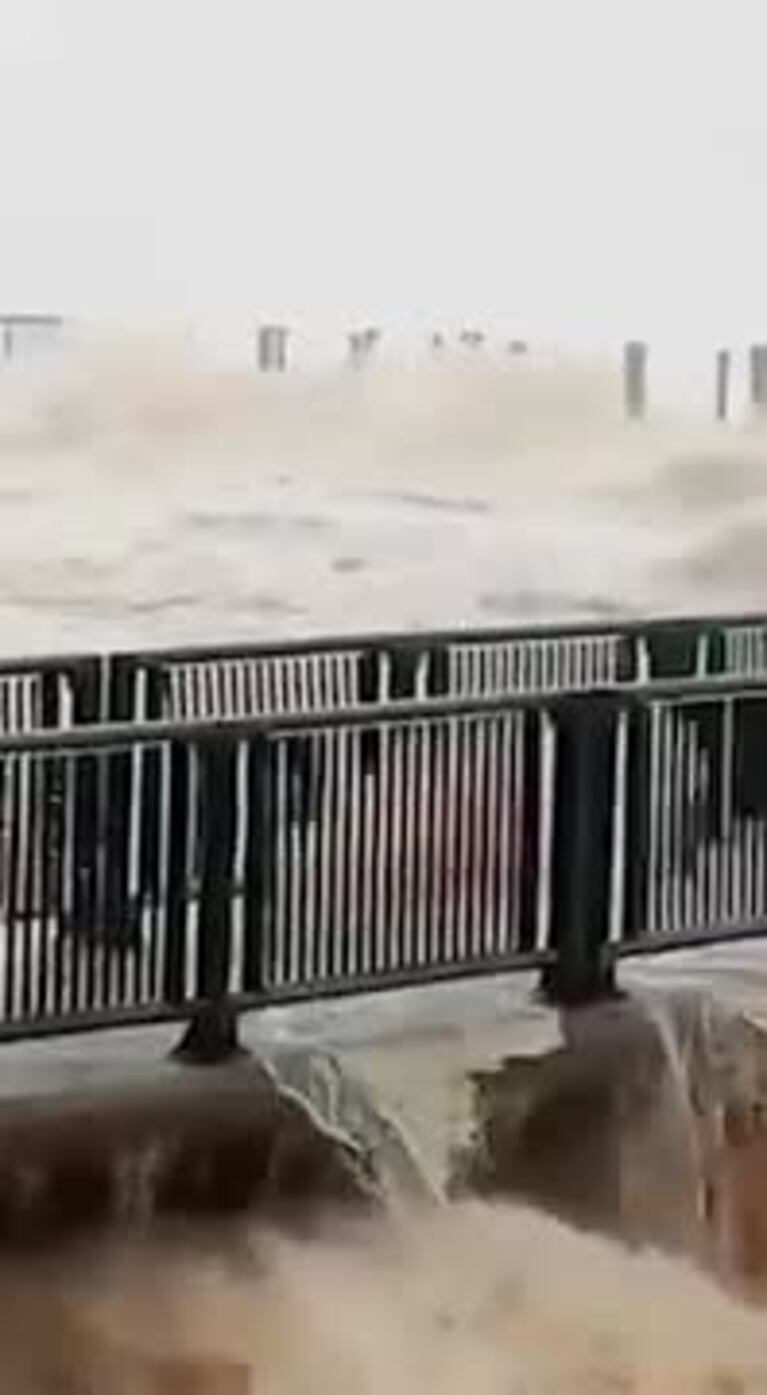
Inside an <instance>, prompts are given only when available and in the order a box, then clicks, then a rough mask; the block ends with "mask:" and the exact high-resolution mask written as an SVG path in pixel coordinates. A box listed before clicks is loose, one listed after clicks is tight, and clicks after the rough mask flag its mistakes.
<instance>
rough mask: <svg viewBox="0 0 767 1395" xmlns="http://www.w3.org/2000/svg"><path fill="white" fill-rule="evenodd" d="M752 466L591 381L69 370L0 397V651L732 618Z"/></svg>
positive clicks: (61, 368)
mask: <svg viewBox="0 0 767 1395" xmlns="http://www.w3.org/2000/svg"><path fill="white" fill-rule="evenodd" d="M766 457H767V437H765V435H764V433H763V431H762V429H761V427H760V426H759V424H758V423H755V422H753V421H744V422H743V423H742V424H741V425H738V426H733V427H729V428H722V429H714V428H712V427H708V426H706V425H702V424H700V423H699V422H695V421H692V420H690V419H685V418H684V417H682V416H681V415H678V414H677V415H672V414H671V413H670V412H669V411H668V410H665V411H663V410H661V409H658V410H656V411H655V412H653V413H651V416H650V419H649V421H648V422H647V423H645V424H644V425H643V426H642V427H641V428H637V427H636V426H632V425H627V424H626V423H625V422H624V421H623V419H622V412H621V396H620V385H619V381H618V375H617V372H615V371H614V370H613V369H610V368H609V367H604V366H603V365H601V364H596V365H594V364H590V363H579V362H578V361H574V360H570V361H563V360H557V359H556V358H553V357H549V358H545V357H544V356H536V355H530V357H529V359H528V358H517V357H514V358H511V359H508V358H507V359H506V360H500V359H499V360H494V359H493V358H492V357H491V356H489V355H488V356H487V357H469V356H464V357H460V356H459V355H457V354H456V355H453V356H452V357H450V356H449V355H448V356H446V357H445V358H444V359H443V360H442V361H440V362H438V363H434V362H429V361H428V360H422V361H420V362H418V361H416V362H415V363H411V364H408V365H403V364H398V363H396V362H392V363H389V364H388V365H384V366H382V367H380V368H378V369H376V370H374V371H371V372H364V373H352V372H349V371H341V370H339V371H330V370H327V371H323V370H314V371H311V372H310V371H304V372H302V371H300V370H299V369H297V370H296V371H294V372H292V373H289V374H287V375H284V376H282V375H269V376H261V377H256V376H255V375H254V374H253V373H252V372H247V371H238V370H235V369H220V368H215V367H213V366H210V365H207V364H206V363H205V362H203V361H201V360H200V359H199V358H198V357H196V356H195V355H194V354H193V353H192V351H191V350H189V349H187V348H185V347H184V346H181V347H179V345H178V344H176V343H175V342H173V343H168V342H166V341H162V342H161V341H146V342H144V341H142V342H135V341H125V342H110V343H109V344H104V343H102V344H98V345H94V344H93V343H89V344H86V345H81V346H80V347H76V346H75V347H70V349H69V350H68V351H67V352H66V353H64V354H62V356H61V357H60V358H55V359H53V360H50V359H49V360H46V361H45V366H44V367H42V368H41V367H40V366H39V365H38V366H36V367H33V368H29V369H24V368H21V369H19V370H14V371H12V372H9V373H8V374H6V376H5V377H4V379H2V381H0V506H1V508H2V513H1V514H0V517H1V518H2V540H3V547H2V552H1V553H0V646H2V649H3V650H4V651H5V652H6V653H14V652H17V651H20V650H21V651H29V650H30V649H33V650H46V649H61V648H72V647H74V648H80V647H83V646H86V647H88V646H109V647H115V646H120V645H126V644H127V645H134V644H154V643H160V644H162V643H167V642H174V641H182V640H194V641H201V642H207V641H216V640H220V639H224V638H232V639H245V638H257V637H260V636H272V635H277V634H279V635H288V636H289V635H299V634H310V633H316V632H318V631H324V632H333V631H337V630H347V631H348V630H354V629H363V630H364V629H368V628H374V627H380V626H385V627H398V626H403V627H404V626H408V627H412V626H430V625H452V624H457V623H462V622H464V621H471V622H473V623H477V624H480V623H486V624H503V623H505V622H513V621H518V620H529V619H542V620H543V619H550V618H551V619H555V618H563V617H572V616H591V617H600V616H607V615H610V614H613V613H616V612H617V613H623V614H631V613H641V614H644V613H648V612H669V611H683V610H684V611H701V610H711V609H724V610H736V609H742V608H744V607H746V608H747V607H751V608H758V607H759V606H760V604H761V599H762V595H763V590H764V576H765V571H766V570H767V562H765V553H764V548H763V528H764V524H765V520H767V472H765V470H764V464H765V458H766Z"/></svg>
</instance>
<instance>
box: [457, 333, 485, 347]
mask: <svg viewBox="0 0 767 1395" xmlns="http://www.w3.org/2000/svg"><path fill="white" fill-rule="evenodd" d="M459 341H460V344H461V347H462V348H464V349H472V350H475V351H476V350H477V349H482V348H484V344H485V336H484V334H483V333H482V331H481V330H479V329H464V330H462V331H461V334H460V335H459Z"/></svg>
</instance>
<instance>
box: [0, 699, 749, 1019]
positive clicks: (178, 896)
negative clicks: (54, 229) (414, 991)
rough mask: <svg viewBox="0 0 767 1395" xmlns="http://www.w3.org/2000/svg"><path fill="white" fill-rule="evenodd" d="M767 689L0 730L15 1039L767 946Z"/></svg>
mask: <svg viewBox="0 0 767 1395" xmlns="http://www.w3.org/2000/svg"><path fill="white" fill-rule="evenodd" d="M766 752H767V679H763V680H758V679H757V680H750V681H736V680H733V679H727V678H711V679H705V680H701V679H688V680H666V681H663V680H660V679H656V680H655V681H654V682H653V683H650V684H644V685H633V686H631V687H624V688H618V687H616V688H609V687H606V688H602V689H599V690H593V691H580V692H570V693H556V692H554V693H538V694H517V695H516V696H514V697H512V698H509V697H506V696H503V697H495V698H487V699H472V698H458V699H434V700H430V701H424V700H420V701H418V700H416V701H400V702H399V703H398V704H396V705H392V704H378V705H371V706H368V707H367V708H363V707H358V708H356V709H350V710H348V711H343V710H335V711H333V710H331V711H328V712H325V713H312V714H284V715H282V716H279V717H275V718H272V719H254V718H245V719H227V720H218V721H214V722H211V721H199V720H187V721H183V722H164V721H154V722H149V723H146V722H145V723H139V722H135V721H125V722H123V723H117V722H113V723H111V724H101V725H92V724H91V725H83V726H80V727H72V728H71V729H70V730H69V731H66V732H60V731H50V732H46V731H39V732H37V733H28V734H20V735H11V736H6V737H4V738H2V739H0V1036H6V1037H8V1036H14V1035H16V1036H18V1035H28V1034H38V1033H44V1032H56V1031H62V1030H74V1029H80V1028H84V1027H89V1026H99V1025H114V1024H117V1023H120V1022H136V1021H142V1020H149V1019H162V1018H173V1017H185V1018H195V1017H197V1018H204V1017H205V1014H208V1015H209V1014H210V1013H211V1011H213V1010H215V1011H216V1012H219V1013H220V1012H221V1011H224V1012H225V1013H226V1012H228V1011H231V1012H236V1011H237V1010H239V1009H241V1008H243V1007H246V1006H257V1005H260V1004H265V1003H278V1002H285V1001H291V1000H296V999H300V998H304V997H315V996H318V995H322V994H332V993H344V992H349V991H360V990H365V989H373V988H383V987H392V986H398V985H403V984H410V983H418V982H423V981H431V980H434V979H438V978H441V977H449V976H461V975H466V974H479V973H492V972H500V971H506V970H513V969H515V968H527V969H530V968H535V969H537V970H539V971H540V973H541V975H542V981H543V985H544V988H545V990H546V992H547V993H548V994H549V995H550V996H551V997H552V998H553V999H554V1000H557V1001H574V1000H579V999H584V998H590V997H594V996H598V995H599V994H601V993H604V992H609V991H610V990H611V987H612V982H613V976H614V971H615V963H616V961H617V959H618V958H619V957H620V956H621V955H623V954H626V953H638V952H645V951H648V950H659V949H667V948H673V947H677V946H681V945H685V944H690V943H697V942H708V941H711V940H716V939H721V938H727V937H737V936H748V935H757V934H763V933H765V932H767V755H766V754H765V753H766Z"/></svg>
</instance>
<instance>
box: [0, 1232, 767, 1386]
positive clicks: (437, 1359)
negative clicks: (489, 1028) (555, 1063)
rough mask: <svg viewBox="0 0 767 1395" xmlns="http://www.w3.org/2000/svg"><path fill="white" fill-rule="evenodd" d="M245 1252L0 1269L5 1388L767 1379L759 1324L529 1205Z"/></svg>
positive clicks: (678, 1266) (674, 1267) (186, 1250)
mask: <svg viewBox="0 0 767 1395" xmlns="http://www.w3.org/2000/svg"><path fill="white" fill-rule="evenodd" d="M250 1248H251V1262H250V1266H249V1267H248V1266H245V1265H244V1264H243V1262H242V1260H240V1263H239V1266H238V1267H237V1268H235V1267H234V1265H232V1264H230V1263H229V1262H228V1261H226V1260H225V1259H223V1258H221V1257H220V1256H216V1255H215V1254H214V1253H212V1252H208V1253H205V1252H203V1251H202V1250H200V1249H195V1247H194V1245H193V1244H189V1245H187V1246H186V1247H184V1246H181V1247H179V1246H176V1247H174V1248H173V1249H166V1250H163V1249H162V1248H161V1249H159V1250H158V1249H157V1248H156V1247H155V1248H150V1249H148V1250H147V1249H142V1248H134V1249H125V1248H123V1249H122V1250H114V1249H113V1250H112V1251H110V1252H102V1253H101V1254H97V1255H95V1256H94V1255H92V1254H91V1255H88V1256H85V1257H83V1258H82V1259H81V1262H80V1264H79V1265H77V1264H76V1265H74V1266H73V1265H71V1264H70V1266H69V1268H68V1270H67V1282H66V1285H65V1286H63V1285H62V1284H61V1282H60V1281H61V1271H60V1269H59V1268H57V1267H56V1266H55V1265H54V1266H52V1267H49V1268H48V1269H46V1270H41V1269H38V1270H35V1271H27V1272H24V1271H19V1270H18V1269H16V1270H14V1271H13V1272H10V1273H2V1274H0V1296H1V1297H2V1302H1V1303H0V1343H1V1344H2V1350H3V1358H4V1375H5V1377H6V1379H7V1380H10V1381H11V1384H12V1388H13V1390H14V1392H15V1395H43V1392H47V1391H52V1390H53V1389H56V1390H63V1389H70V1388H71V1389H74V1388H77V1390H78V1391H86V1392H90V1391H94V1392H95V1391H96V1390H97V1389H107V1388H109V1389H120V1390H123V1391H125V1392H126V1395H139V1392H146V1391H148V1390H150V1389H151V1390H152V1391H154V1392H161V1391H167V1392H171V1391H180V1390H184V1391H186V1392H191V1391H194V1392H200V1393H201V1392H207V1395H224V1392H232V1393H233V1392H239V1395H245V1392H246V1391H253V1392H256V1391H258V1392H267V1393H268V1395H309V1392H313V1395H314V1392H323V1391H328V1392H331V1391H332V1392H333V1395H377V1392H381V1395H383V1393H384V1392H386V1395H392V1392H395V1391H396V1392H398V1395H421V1392H423V1391H424V1390H428V1389H434V1390H439V1391H441V1392H442V1395H466V1392H468V1391H471V1392H472V1395H516V1392H518V1393H519V1395H523V1392H524V1395H544V1393H545V1395H559V1392H562V1395H565V1392H567V1395H605V1392H608V1391H610V1392H618V1391H621V1392H623V1391H633V1392H636V1395H661V1392H663V1395H724V1392H727V1395H729V1392H742V1393H743V1395H745V1393H746V1392H754V1395H756V1392H762V1391H763V1390H764V1389H765V1388H767V1327H766V1326H765V1323H764V1318H763V1316H762V1315H761V1314H759V1313H756V1312H754V1311H749V1310H748V1309H746V1308H745V1307H739V1306H738V1305H736V1304H735V1303H734V1302H733V1301H732V1300H731V1299H729V1298H728V1297H727V1296H726V1295H725V1294H723V1293H721V1292H719V1291H718V1290H716V1289H715V1288H714V1287H713V1286H712V1285H711V1284H710V1283H709V1282H708V1281H707V1280H706V1279H705V1278H704V1277H703V1276H701V1275H700V1274H697V1273H695V1272H694V1271H693V1270H692V1269H690V1268H688V1267H685V1266H684V1265H683V1264H682V1263H681V1262H673V1261H670V1260H667V1259H664V1258H662V1257H660V1256H658V1255H656V1254H652V1253H649V1252H647V1253H634V1254H629V1253H628V1252H623V1251H621V1250H619V1249H618V1248H617V1247H616V1246H614V1245H613V1244H612V1243H610V1242H607V1241H603V1240H600V1239H598V1238H596V1237H593V1236H588V1235H586V1234H580V1233H577V1232H576V1231H572V1230H568V1229H566V1228H565V1227H564V1226H562V1225H560V1224H559V1223H557V1222H555V1221H552V1220H549V1219H547V1218H545V1217H541V1216H538V1215H536V1214H534V1213H532V1212H529V1211H526V1210H522V1209H518V1208H490V1207H487V1206H480V1205H476V1204H475V1205H467V1206H460V1207H456V1208H452V1209H451V1210H449V1211H427V1212H424V1213H422V1214H420V1215H411V1216H409V1217H408V1218H407V1220H406V1221H405V1222H402V1223H399V1224H394V1223H390V1224H389V1225H387V1226H378V1227H373V1228H371V1227H369V1226H368V1227H367V1228H365V1229H357V1230H354V1229H351V1228H350V1229H347V1230H345V1231H343V1232H340V1233H339V1234H337V1235H336V1237H335V1238H334V1239H333V1240H318V1241H315V1242H312V1243H305V1244H303V1245H301V1244H298V1243H297V1242H287V1241H284V1240H275V1239H273V1238H270V1237H267V1236H265V1235H254V1236H253V1237H252V1238H251V1246H250ZM31 1329H34V1330H35V1331H36V1332H37V1333H38V1334H42V1333H44V1334H45V1340H44V1342H43V1341H41V1340H38V1341H37V1342H36V1343H30V1341H29V1332H30V1330H31ZM193 1378H194V1383H193ZM67 1380H69V1381H70V1382H74V1381H75V1380H76V1385H75V1384H74V1383H73V1384H71V1385H70V1384H66V1381H67ZM57 1382H58V1383H57ZM105 1382H106V1384H105ZM9 1388H10V1387H9Z"/></svg>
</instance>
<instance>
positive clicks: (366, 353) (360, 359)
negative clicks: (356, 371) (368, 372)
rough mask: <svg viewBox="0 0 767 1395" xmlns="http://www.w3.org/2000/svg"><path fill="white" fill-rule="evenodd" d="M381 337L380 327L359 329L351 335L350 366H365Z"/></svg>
mask: <svg viewBox="0 0 767 1395" xmlns="http://www.w3.org/2000/svg"><path fill="white" fill-rule="evenodd" d="M380 339H381V331H380V329H358V330H353V331H352V333H351V334H350V335H349V367H350V368H365V367H366V366H367V364H368V363H369V362H370V360H371V359H372V357H373V355H374V353H375V351H376V349H377V347H378V344H379V342H380Z"/></svg>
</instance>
